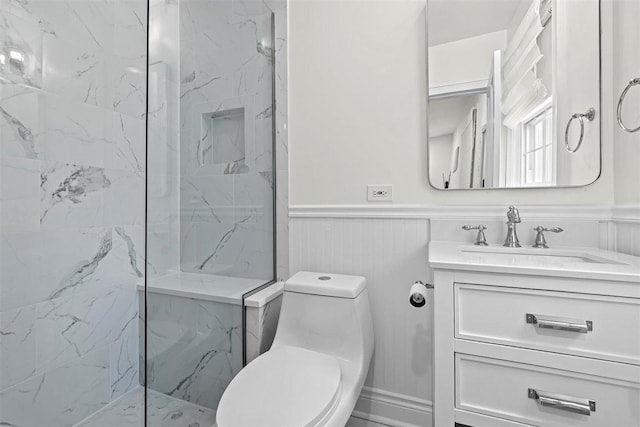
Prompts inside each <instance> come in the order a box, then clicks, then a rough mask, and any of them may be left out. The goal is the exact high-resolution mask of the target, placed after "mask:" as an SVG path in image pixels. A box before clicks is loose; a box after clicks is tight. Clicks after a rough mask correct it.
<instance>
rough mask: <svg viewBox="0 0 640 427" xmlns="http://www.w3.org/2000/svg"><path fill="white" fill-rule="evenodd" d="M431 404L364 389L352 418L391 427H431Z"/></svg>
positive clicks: (425, 401) (394, 394)
mask: <svg viewBox="0 0 640 427" xmlns="http://www.w3.org/2000/svg"><path fill="white" fill-rule="evenodd" d="M431 413H432V409H431V402H430V401H429V400H423V399H418V398H415V397H411V396H406V395H403V394H399V393H392V392H388V391H385V390H380V389H375V388H371V387H364V388H363V389H362V392H361V393H360V398H359V399H358V402H357V403H356V407H355V410H354V411H353V416H354V417H357V418H361V419H363V420H368V421H372V422H374V423H378V424H382V425H387V426H393V427H431V425H432V424H431Z"/></svg>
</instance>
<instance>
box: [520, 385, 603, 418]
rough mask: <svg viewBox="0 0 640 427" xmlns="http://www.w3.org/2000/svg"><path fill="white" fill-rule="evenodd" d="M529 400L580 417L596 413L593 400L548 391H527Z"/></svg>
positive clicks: (531, 389)
mask: <svg viewBox="0 0 640 427" xmlns="http://www.w3.org/2000/svg"><path fill="white" fill-rule="evenodd" d="M527 395H528V396H529V399H535V400H537V401H538V402H540V404H541V405H542V406H547V407H550V408H555V409H560V410H562V411H567V412H573V413H575V414H580V415H587V416H588V415H591V413H592V412H595V411H596V402H595V400H591V399H583V398H579V397H572V396H567V395H565V394H558V393H551V392H548V391H542V390H536V389H533V388H530V389H528V390H527Z"/></svg>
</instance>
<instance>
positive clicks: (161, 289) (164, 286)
mask: <svg viewBox="0 0 640 427" xmlns="http://www.w3.org/2000/svg"><path fill="white" fill-rule="evenodd" d="M267 282H268V280H261V279H244V278H239V277H230V276H220V275H215V274H196V273H184V272H181V271H173V272H170V273H167V274H165V275H162V276H157V277H150V278H149V279H148V280H147V288H146V289H147V292H150V293H159V294H165V295H174V296H179V297H185V298H194V299H201V300H207V301H216V302H222V303H227V304H235V305H241V304H242V296H243V295H244V294H246V293H247V292H250V291H252V290H253V289H256V288H257V287H259V286H262V285H264V284H265V283H267ZM138 290H139V291H144V290H145V287H144V280H141V281H140V282H139V283H138Z"/></svg>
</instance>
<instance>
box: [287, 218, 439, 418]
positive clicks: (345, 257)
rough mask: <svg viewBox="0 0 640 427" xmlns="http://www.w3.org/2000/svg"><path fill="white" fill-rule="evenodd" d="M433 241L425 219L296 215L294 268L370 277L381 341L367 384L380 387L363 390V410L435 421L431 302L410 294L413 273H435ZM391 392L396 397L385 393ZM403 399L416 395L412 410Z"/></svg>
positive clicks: (293, 221) (427, 275) (424, 275)
mask: <svg viewBox="0 0 640 427" xmlns="http://www.w3.org/2000/svg"><path fill="white" fill-rule="evenodd" d="M428 241H429V227H428V221H427V220H425V219H384V218H383V219H376V218H324V219H323V218H291V219H290V243H291V245H290V259H291V273H292V274H293V273H295V272H297V271H300V270H307V271H318V272H329V273H342V274H354V275H361V276H365V277H366V278H367V286H368V289H369V297H370V301H371V305H372V311H373V317H374V329H375V341H376V344H375V350H374V356H373V360H372V363H371V368H370V370H369V376H368V378H367V381H366V385H367V387H368V390H377V391H378V392H377V393H373V394H372V393H368V394H367V395H366V396H365V395H364V394H363V396H362V397H361V399H360V401H359V403H358V410H359V411H358V412H359V413H358V414H357V416H359V417H364V416H367V414H368V415H369V416H371V417H373V418H371V419H372V420H373V421H376V419H374V418H377V419H380V420H382V419H391V420H395V422H397V423H398V424H394V425H421V426H425V425H430V423H431V413H430V403H429V401H430V399H431V329H430V328H431V326H430V325H431V309H430V304H428V305H427V306H425V307H423V308H421V309H416V308H413V307H411V306H410V305H409V301H408V295H409V287H410V286H411V285H412V284H413V282H414V281H416V280H422V281H429V280H430V275H431V274H430V270H429V268H428V266H427V244H428ZM380 390H383V392H380ZM389 395H391V396H393V397H394V399H386V400H385V399H380V396H389ZM383 400H385V401H384V402H383ZM394 402H395V403H394ZM398 402H401V403H402V402H405V403H406V402H410V403H411V405H410V406H411V410H410V411H408V410H406V406H407V405H405V404H398ZM403 409H404V410H403ZM376 412H378V413H376ZM403 418H404V419H403Z"/></svg>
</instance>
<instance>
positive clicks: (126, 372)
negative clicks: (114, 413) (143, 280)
mask: <svg viewBox="0 0 640 427" xmlns="http://www.w3.org/2000/svg"><path fill="white" fill-rule="evenodd" d="M136 293H137V292H136ZM134 304H135V305H134V307H135V310H134V313H133V317H131V318H129V319H127V322H126V323H125V324H124V327H123V329H122V331H121V332H120V333H119V334H118V336H117V337H116V339H115V340H114V342H113V344H111V345H110V347H109V383H110V387H111V400H115V399H117V398H118V397H120V396H121V395H122V394H124V393H126V392H128V391H129V390H132V389H133V388H135V387H136V386H137V385H138V384H139V377H138V369H139V368H138V358H139V354H140V349H139V348H138V345H139V342H138V340H139V338H138V333H139V330H138V326H139V324H138V308H139V307H138V301H137V299H136V300H135V302H134ZM143 348H144V347H143Z"/></svg>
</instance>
